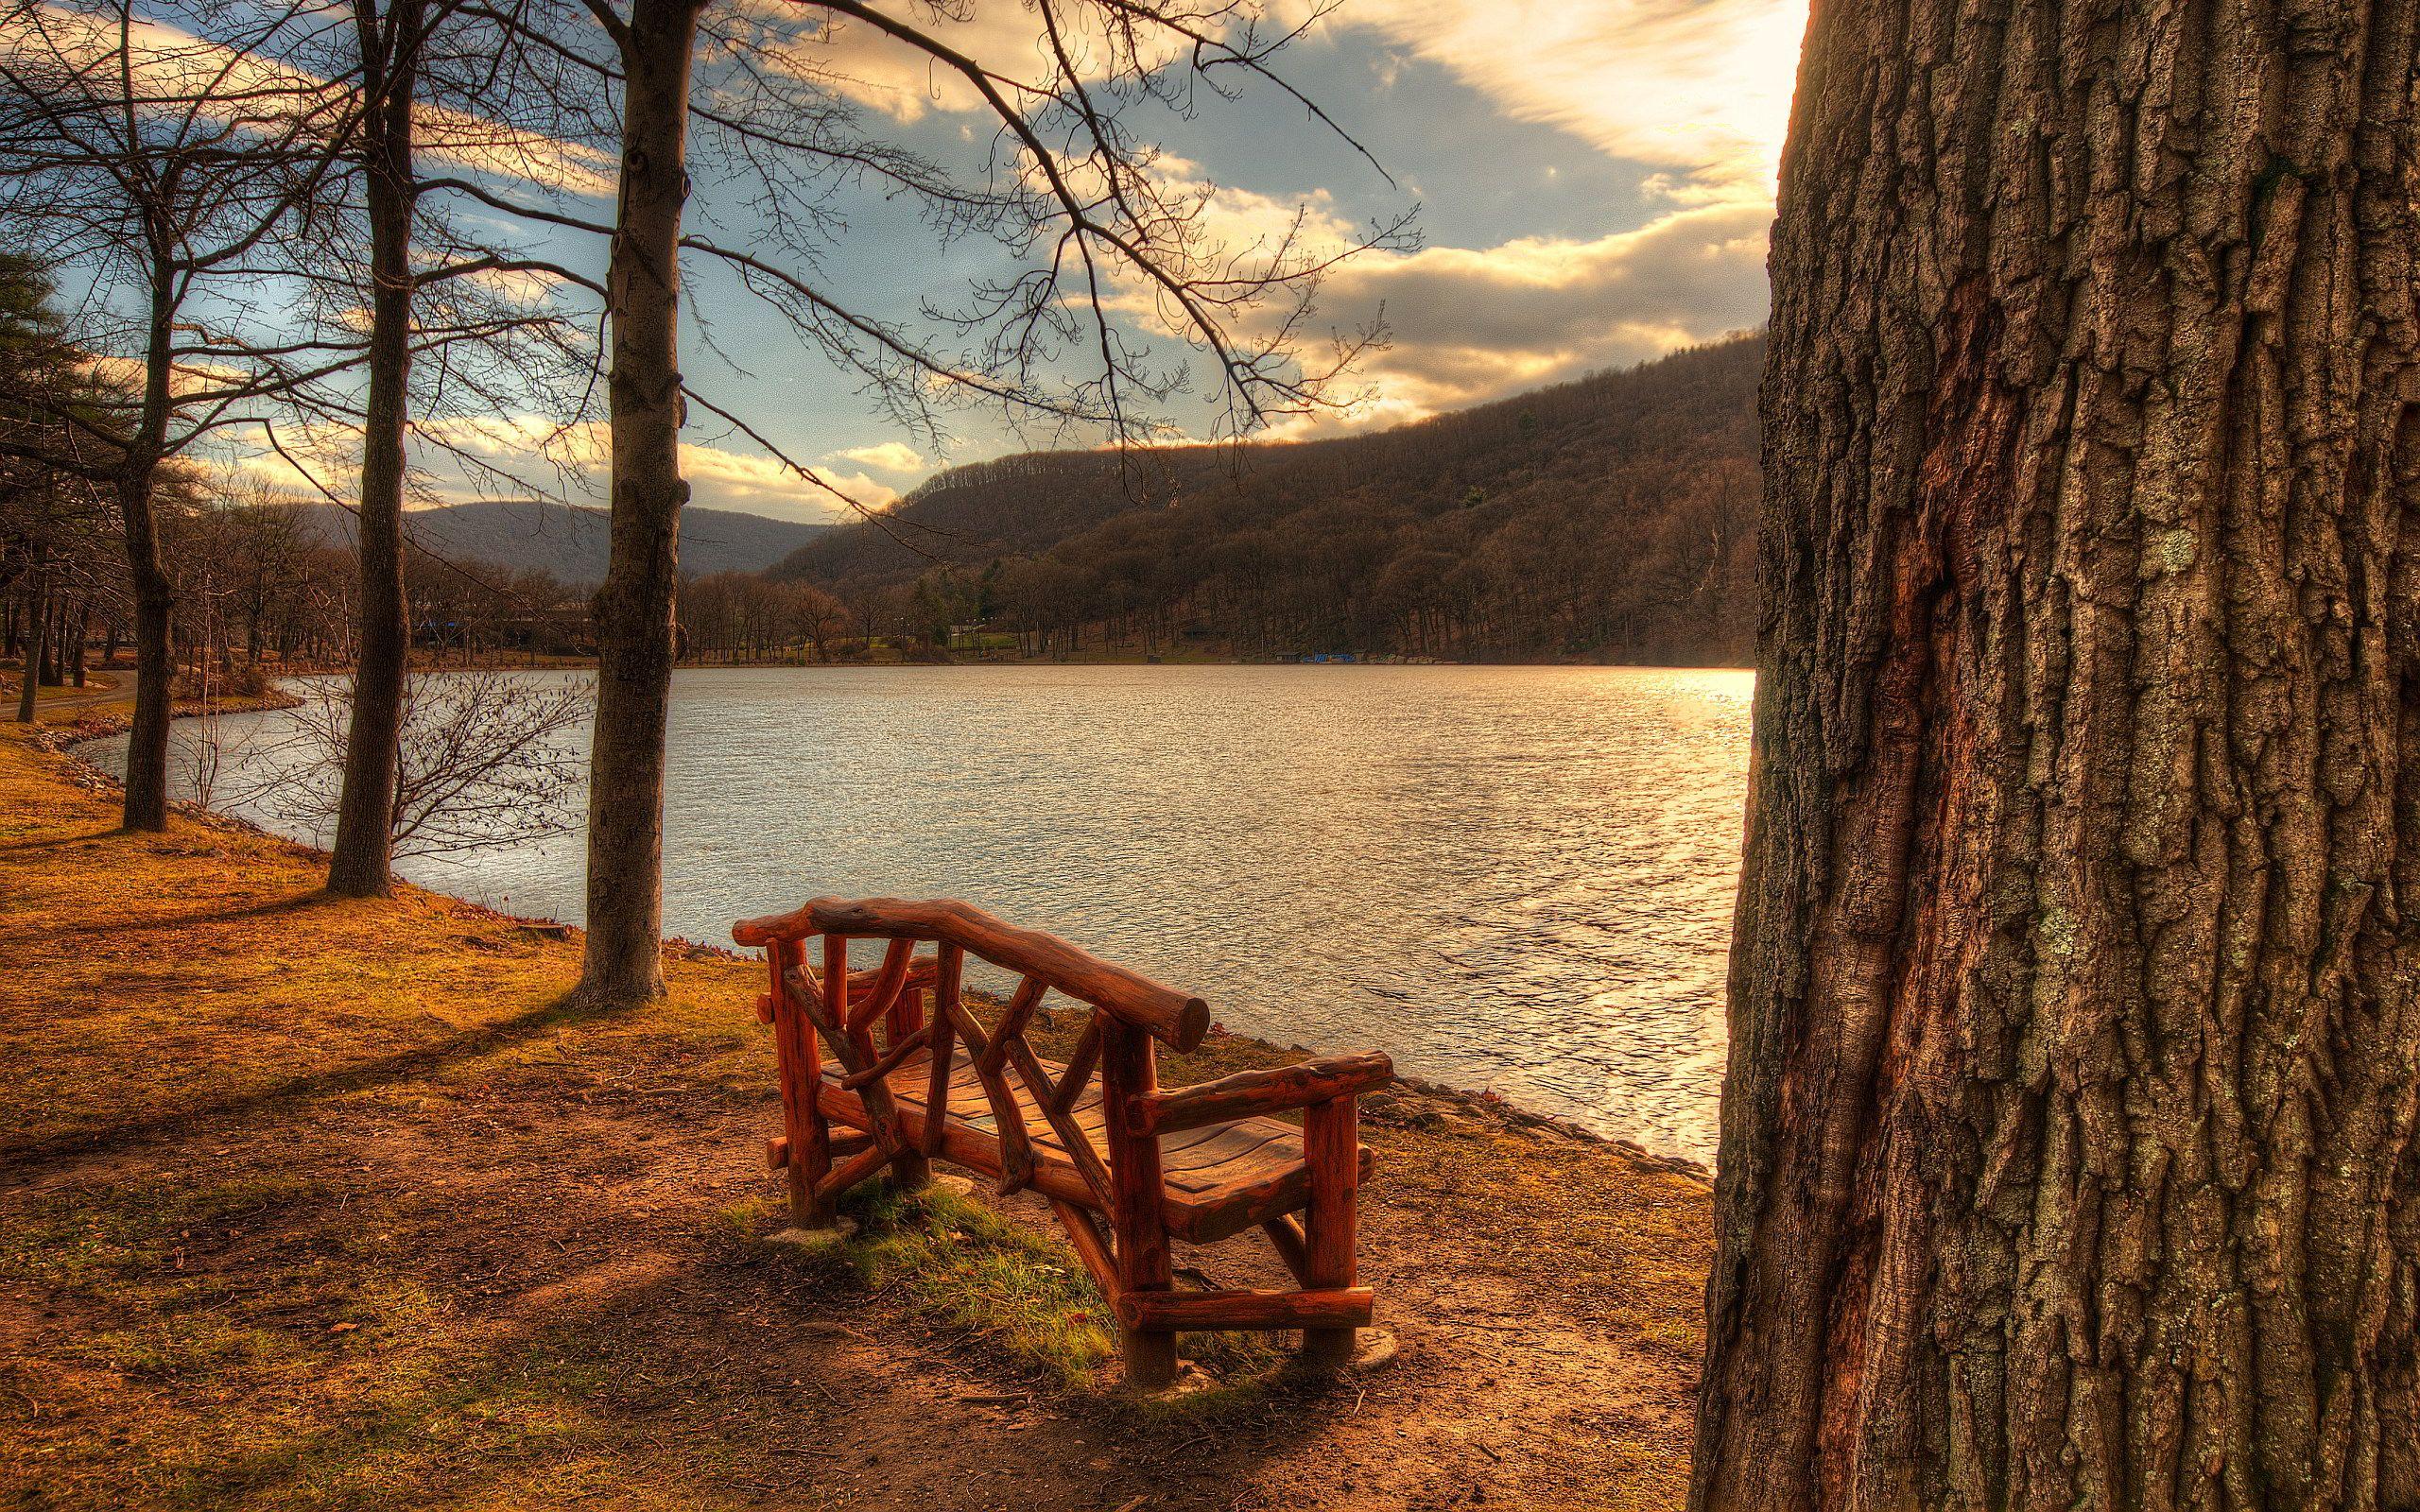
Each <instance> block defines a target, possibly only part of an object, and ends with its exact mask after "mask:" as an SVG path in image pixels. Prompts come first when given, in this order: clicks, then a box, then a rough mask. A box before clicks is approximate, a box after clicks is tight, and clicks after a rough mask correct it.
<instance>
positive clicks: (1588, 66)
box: [1329, 0, 1806, 201]
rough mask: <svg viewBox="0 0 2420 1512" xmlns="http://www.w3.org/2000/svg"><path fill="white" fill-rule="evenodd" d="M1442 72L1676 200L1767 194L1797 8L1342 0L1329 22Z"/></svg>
mask: <svg viewBox="0 0 2420 1512" xmlns="http://www.w3.org/2000/svg"><path fill="white" fill-rule="evenodd" d="M1329 25H1331V26H1337V27H1340V28H1363V29H1367V30H1372V31H1375V32H1377V33H1379V34H1381V35H1383V36H1384V37H1385V38H1386V39H1387V40H1388V41H1389V42H1391V43H1393V44H1395V45H1396V46H1399V47H1402V48H1404V49H1406V50H1407V51H1409V52H1411V53H1413V54H1415V55H1417V56H1419V57H1421V58H1424V59H1426V60H1430V61H1432V62H1436V63H1439V64H1442V65H1443V66H1444V67H1445V68H1447V69H1449V70H1451V71H1452V72H1453V74H1454V75H1455V77H1458V78H1460V79H1461V81H1462V82H1463V83H1465V84H1467V85H1469V86H1470V87H1472V88H1474V89H1476V90H1478V91H1479V92H1480V93H1482V94H1485V95H1487V96H1488V97H1489V98H1490V99H1491V100H1493V101H1495V103H1496V104H1497V105H1498V106H1499V107H1501V108H1502V109H1503V110H1504V111H1505V112H1507V113H1509V114H1511V115H1513V116H1514V117H1515V118H1517V119H1520V120H1524V121H1536V122H1541V123H1544V124H1547V125H1550V126H1556V127H1561V128H1563V129H1565V130H1567V131H1570V132H1571V133H1573V134H1574V135H1576V136H1578V137H1580V138H1581V139H1582V140H1583V141H1585V142H1588V143H1589V144H1591V145H1592V146H1596V147H1597V148H1598V149H1599V151H1602V152H1604V153H1606V154H1608V155H1610V156H1613V157H1616V158H1622V159H1626V160H1628V161H1631V162H1634V163H1643V164H1646V165H1648V166H1649V167H1651V168H1653V169H1656V170H1658V177H1657V178H1656V179H1654V180H1651V187H1652V188H1654V189H1657V190H1660V191H1661V192H1663V193H1665V194H1666V195H1668V196H1669V197H1671V198H1676V199H1681V200H1685V201H1702V200H1703V199H1706V198H1770V197H1771V195H1772V181H1773V174H1774V170H1775V168H1776V166H1777V165H1778V164H1779V163H1780V161H1781V144H1782V137H1783V134H1784V132H1785V130H1786V129H1787V128H1788V126H1789V99H1790V89H1791V84H1792V81H1793V77H1794V75H1795V73H1796V65H1797V58H1798V45H1799V40H1800V35H1801V34H1802V33H1803V32H1804V31H1805V30H1806V3H1805V0H1597V3H1592V4H1587V5H1574V4H1571V3H1569V0H1488V3H1476V0H1353V3H1352V4H1350V5H1347V6H1345V7H1343V8H1342V9H1340V10H1339V11H1338V12H1337V13H1336V15H1335V17H1334V19H1333V20H1332V21H1331V22H1330V23H1329Z"/></svg>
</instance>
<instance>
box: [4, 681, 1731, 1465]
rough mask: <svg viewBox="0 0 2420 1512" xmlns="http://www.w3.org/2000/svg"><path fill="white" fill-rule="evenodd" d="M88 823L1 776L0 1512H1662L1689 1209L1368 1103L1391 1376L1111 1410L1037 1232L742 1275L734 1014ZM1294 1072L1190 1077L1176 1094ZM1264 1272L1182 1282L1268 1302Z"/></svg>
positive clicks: (85, 801)
mask: <svg viewBox="0 0 2420 1512" xmlns="http://www.w3.org/2000/svg"><path fill="white" fill-rule="evenodd" d="M61 712H62V713H65V712H66V711H64V710H62V711H61ZM77 712H78V713H84V711H83V710H82V709H81V708H80V707H79V708H78V711H77ZM115 825H116V819H115V813H114V805H113V803H112V797H111V795H110V794H109V793H108V791H107V790H106V786H105V784H102V783H100V782H98V781H97V780H96V779H94V778H92V777H91V776H90V775H89V774H87V773H85V772H84V771H83V770H82V769H81V768H80V767H78V766H76V765H74V764H72V763H71V762H69V761H68V760H67V759H66V758H64V757H62V756H58V755H54V754H50V753H48V752H46V751H44V750H42V749H40V748H37V746H36V745H35V744H34V743H32V742H31V741H29V740H28V739H26V737H25V736H24V735H23V734H21V733H10V734H8V735H6V736H0V1057H5V1061H4V1062H0V1063H5V1064H6V1066H7V1068H8V1074H7V1076H6V1077H5V1080H4V1081H0V1506H6V1507H11V1508H20V1509H28V1512H30V1509H36V1508H42V1509H50V1508H69V1507H112V1508H115V1507H169V1506H187V1507H236V1506H241V1507H248V1508H249V1507H403V1506H412V1507H423V1506H441V1507H459V1508H488V1507H493V1508H502V1507H529V1506H549V1507H552V1506H612V1507H639V1508H724V1507H733V1508H736V1507H755V1506H797V1507H831V1508H841V1507H847V1508H853V1509H864V1512H884V1509H890V1508H907V1507H916V1508H934V1509H966V1512H975V1509H992V1508H997V1509H1015V1512H1058V1509H1079V1508H1098V1509H1102V1512H1165V1509H1189V1508H1219V1509H1238V1512H1240V1509H1247V1508H1277V1507H1312V1506H1317V1507H1367V1508H1381V1507H1389V1508H1391V1507H1414V1508H1437V1507H1459V1506H1466V1505H1489V1506H1519V1507H1541V1508H1549V1507H1550V1508H1564V1507H1575V1508H1576V1507H1599V1506H1603V1507H1660V1506H1668V1505H1673V1504H1677V1503H1678V1502H1679V1501H1680V1499H1681V1495H1682V1490H1683V1487H1684V1485H1685V1464H1686V1454H1687V1411H1688V1405H1689V1391H1690V1387H1691V1382H1692V1378H1693V1374H1694V1371H1695V1366H1696V1359H1697V1354H1698V1349H1699V1327H1700V1306H1701V1295H1702V1288H1703V1281H1704V1275H1705V1267H1706V1264H1707V1261H1708V1258H1709V1254H1710V1242H1709V1221H1710V1211H1709V1203H1708V1198H1707V1194H1706V1189H1705V1186H1704V1184H1703V1181H1701V1180H1698V1179H1695V1178H1693V1177H1688V1176H1686V1175H1684V1174H1679V1173H1675V1172H1671V1171H1667V1170H1662V1169H1657V1168H1655V1167H1654V1166H1653V1165H1652V1164H1651V1162H1647V1161H1643V1160H1635V1159H1633V1158H1630V1157H1627V1156H1625V1155H1623V1154H1621V1153H1620V1152H1618V1151H1616V1150H1615V1149H1613V1148H1612V1147H1610V1146H1607V1145H1604V1144H1601V1143H1588V1142H1584V1141H1581V1140H1576V1139H1573V1138H1569V1137H1566V1136H1565V1135H1564V1134H1562V1133H1559V1132H1557V1131H1555V1130H1553V1129H1550V1128H1542V1127H1538V1126H1535V1125H1530V1124H1526V1123H1524V1122H1523V1121H1521V1120H1520V1119H1518V1118H1517V1117H1513V1116H1511V1115H1509V1114H1507V1113H1504V1112H1502V1111H1499V1110H1493V1109H1490V1108H1486V1107H1484V1106H1476V1107H1475V1106H1471V1105H1467V1104H1463V1103H1459V1102H1455V1101H1451V1100H1446V1099H1440V1098H1432V1097H1427V1096H1424V1095H1421V1094H1419V1093H1416V1092H1409V1091H1405V1092H1399V1093H1397V1094H1395V1095H1394V1096H1393V1097H1392V1098H1386V1097H1382V1098H1380V1099H1377V1100H1375V1101H1376V1103H1377V1109H1376V1111H1374V1113H1373V1115H1372V1117H1371V1118H1370V1120H1369V1121H1368V1123H1367V1131H1366V1134H1365V1138H1366V1139H1367V1141H1368V1143H1370V1144H1371V1145H1372V1146H1373V1147H1374V1152H1375V1158H1376V1162H1377V1165H1376V1175H1375V1177H1374V1181H1373V1184H1372V1185H1371V1186H1370V1187H1369V1188H1368V1189H1367V1190H1366V1201H1365V1207H1364V1219H1363V1250H1362V1276H1363V1279H1364V1280H1366V1281H1367V1282H1368V1283H1369V1284H1372V1285H1374V1286H1375V1287H1376V1288H1377V1291H1378V1297H1379V1315H1380V1323H1381V1325H1382V1326H1383V1327H1384V1328H1386V1329H1388V1330H1390V1331H1392V1332H1393V1333H1394V1334H1395V1335H1396V1336H1397V1338H1398V1340H1399V1342H1400V1346H1401V1349H1400V1354H1399V1357H1398V1359H1397V1360H1396V1362H1395V1363H1394V1365H1393V1366H1392V1367H1390V1368H1388V1369H1385V1370H1382V1371H1377V1372H1373V1373H1367V1374H1359V1373H1351V1374H1346V1375H1343V1376H1340V1377H1338V1378H1335V1379H1333V1380H1328V1381H1319V1380H1311V1379H1302V1378H1296V1377H1293V1376H1289V1375H1287V1374H1284V1373H1282V1372H1271V1371H1268V1370H1261V1369H1257V1368H1255V1366H1257V1365H1258V1364H1259V1363H1260V1357H1259V1356H1256V1355H1255V1354H1254V1353H1253V1350H1251V1349H1248V1348H1247V1349H1238V1348H1236V1347H1235V1346H1234V1344H1233V1341H1232V1340H1229V1341H1224V1342H1220V1341H1210V1346H1211V1347H1210V1349H1209V1356H1210V1359H1211V1362H1212V1364H1213V1366H1215V1367H1218V1368H1219V1369H1221V1370H1223V1371H1224V1373H1225V1381H1224V1383H1223V1384H1222V1385H1221V1386H1220V1387H1219V1388H1218V1389H1214V1390H1210V1391H1206V1392H1203V1393H1201V1394H1199V1395H1196V1396H1192V1397H1187V1398H1184V1399H1180V1400H1172V1401H1159V1402H1150V1401H1137V1400H1132V1399H1131V1398H1129V1397H1128V1396H1126V1395H1125V1394H1123V1393H1122V1392H1121V1391H1120V1390H1119V1389H1118V1388H1117V1387H1116V1385H1115V1381H1114V1372H1112V1371H1111V1370H1109V1369H1108V1368H1106V1367H1105V1366H1102V1365H1101V1363H1100V1361H1101V1357H1102V1354H1103V1352H1104V1350H1105V1349H1106V1334H1105V1333H1104V1332H1102V1331H1101V1329H1100V1327H1099V1323H1098V1312H1097V1310H1098V1298H1097V1297H1092V1296H1091V1295H1090V1294H1089V1292H1088V1290H1087V1288H1086V1283H1085V1282H1084V1281H1083V1280H1082V1279H1081V1277H1080V1272H1079V1270H1078V1267H1076V1266H1075V1265H1074V1263H1073V1257H1072V1255H1069V1254H1067V1253H1065V1251H1064V1250H1063V1248H1062V1247H1060V1246H1059V1245H1058V1242H1057V1241H1056V1240H1055V1238H1053V1237H1052V1235H1051V1234H1050V1232H1049V1230H1048V1218H1047V1215H1046V1212H1045V1211H1043V1210H1042V1209H1041V1208H1040V1206H1039V1204H1036V1203H1033V1202H1032V1201H1031V1199H1029V1198H1020V1199H1011V1200H1009V1201H1005V1202H994V1201H993V1200H992V1199H989V1198H988V1197H987V1198H983V1199H979V1201H980V1203H981V1204H982V1205H981V1206H979V1207H969V1206H966V1205H964V1204H963V1203H959V1204H958V1205H956V1206H953V1205H952V1202H953V1200H955V1199H943V1200H941V1201H938V1202H936V1203H933V1204H920V1203H916V1202H908V1203H901V1202H896V1201H890V1202H885V1201H882V1200H876V1201H875V1202H874V1203H873V1205H872V1206H870V1207H865V1208H864V1216H865V1217H866V1219H867V1222H868V1228H867V1230H866V1234H865V1236H864V1237H863V1238H862V1239H861V1240H860V1241H859V1242H858V1243H857V1244H856V1245H854V1246H850V1247H849V1248H848V1249H846V1250H843V1251H839V1252H836V1253H829V1254H823V1255H805V1254H800V1253H798V1252H795V1251H793V1250H791V1249H790V1248H788V1247H787V1246H779V1245H773V1244H769V1243H768V1242H767V1240H766V1236H767V1235H768V1234H769V1232H771V1231H772V1230H774V1229H778V1228H780V1227H782V1223H783V1219H782V1215H781V1210H780V1206H779V1203H778V1201H777V1187H776V1185H775V1183H774V1181H773V1179H772V1178H771V1177H769V1176H768V1175H767V1174H766V1173H765V1171H764V1168H763V1159H762V1145H763V1139H764V1137H765V1136H766V1135H767V1134H768V1133H769V1132H771V1131H772V1130H773V1129H774V1128H775V1127H776V1125H777V1122H778V1118H777V1104H776V1101H775V1098H774V1095H773V1091H772V1063H771V1056H770V1051H769V1046H768V1045H767V1043H766V1041H765V1038H764V1031H762V1030H761V1029H760V1028H759V1027H758V1026H757V1024H756V1023H755V1022H754V1017H753V1015H752V1012H751V1002H752V996H753V994H754V993H755V991H756V990H757V989H758V985H759V975H758V973H759V971H761V968H760V967H757V966H754V965H752V964H751V963H746V962H742V961H738V960H735V959H731V958H728V957H725V956H722V955H719V954H716V953H712V952H708V951H703V950H689V949H681V950H678V951H676V952H675V953H674V954H672V955H671V957H670V959H669V960H668V966H667V970H668V972H669V976H670V981H671V988H672V991H671V996H670V997H669V998H668V999H667V1000H666V1001H665V1002H663V1003H661V1004H658V1005H651V1006H649V1007H647V1008H645V1009H643V1010H636V1011H629V1012H618V1013H613V1012H597V1011H595V1010H592V1009H588V1008H585V1007H583V1006H581V1005H579V1004H577V1003H575V1002H573V1001H571V1000H570V999H568V998H567V996H566V989H567V988H568V987H569V985H570V984H571V982H572V980H573V977H574V974H575V968H576V959H577V949H578V947H577V942H576V941H575V940H572V939H569V938H565V937H562V935H561V932H560V931H555V930H549V929H544V928H539V927H533V926H530V925H527V924H526V923H524V922H523V921H521V920H517V919H509V918H505V917H503V916H500V915H496V914H493V913H490V912H488V911H486V910H483V909H479V908H476V907H474V906H472V905H470V904H466V903H463V902H458V901H456V900H452V899H447V898H443V897H440V896H436V895H433V894H428V893H424V892H419V891H414V890H407V891H406V892H405V893H404V894H403V895H402V896H400V897H398V898H396V899H394V900H392V901H387V902H340V901H337V900H333V899H330V898H328V897H327V896H326V895H324V894H323V893H321V892H320V890H319V885H320V870H319V868H320V858H319V857H317V856H316V854H315V853H314V852H311V851H306V850H304V849H302V848H300V847H297V846H293V845H289V844H286V843H285V842H283V841H279V840H275V839H271V838H268V837H265V836H262V835H259V834H257V833H251V832H249V831H246V830H243V829H241V828H239V827H236V826H233V825H231V824H228V823H225V822H222V821H217V820H214V819H210V818H207V817H205V816H182V817H180V818H179V819H178V820H177V821H176V823H175V824H174V825H173V826H172V828H171V829H170V831H169V832H168V833H165V834H161V835H131V834H128V833H122V832H120V831H119V830H117V829H116V827H115ZM803 886H804V884H803ZM794 901H795V900H787V899H768V900H762V902H764V904H766V905H767V906H774V905H779V904H787V903H789V902H794ZM1058 1032H1061V1033H1064V1032H1066V1025H1062V1027H1061V1029H1060V1030H1059V1031H1058ZM1283 1058H1285V1056H1284V1055H1283V1053H1281V1052H1277V1051H1274V1050H1271V1048H1270V1047H1267V1046H1263V1045H1258V1044H1256V1043H1254V1042H1253V1041H1249V1040H1241V1039H1237V1038H1235V1037H1229V1036H1224V1035H1214V1036H1213V1037H1212V1040H1211V1042H1210V1043H1209V1044H1208V1045H1207V1046H1205V1047H1204V1050H1203V1052H1202V1053H1201V1054H1200V1055H1197V1056H1194V1057H1167V1059H1166V1060H1165V1061H1164V1063H1163V1066H1164V1069H1163V1078H1164V1079H1165V1080H1167V1081H1168V1082H1171V1083H1174V1082H1182V1081H1186V1080H1194V1079H1199V1078H1201V1077H1203V1076H1208V1075H1215V1074H1222V1073H1223V1072H1225V1071H1229V1070H1233V1069H1236V1068H1237V1067H1239V1066H1242V1065H1248V1064H1271V1063H1274V1062H1276V1061H1278V1060H1281V1059H1283ZM861 1206H862V1205H861ZM1264 1249H1265V1246H1261V1245H1260V1243H1259V1241H1258V1239H1257V1238H1256V1236H1255V1237H1253V1239H1251V1240H1249V1241H1247V1240H1237V1241H1234V1242H1231V1243H1230V1244H1228V1245H1224V1246H1217V1247H1215V1248H1212V1249H1209V1250H1206V1251H1198V1252H1197V1251H1184V1252H1182V1253H1180V1256H1179V1264H1180V1266H1181V1267H1190V1268H1191V1269H1192V1271H1193V1272H1194V1273H1195V1279H1196V1280H1200V1279H1201V1277H1203V1276H1209V1277H1214V1278H1215V1279H1216V1280H1217V1281H1218V1282H1219V1283H1222V1284H1237V1283H1246V1284H1249V1283H1253V1281H1254V1280H1274V1279H1275V1275H1276V1272H1275V1267H1274V1263H1273V1262H1272V1261H1271V1260H1270V1259H1268V1258H1267V1257H1266V1256H1265V1254H1263V1253H1259V1252H1258V1251H1262V1250H1264ZM1181 1274H1183V1272H1182V1270H1181ZM987 1288H988V1290H987Z"/></svg>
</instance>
